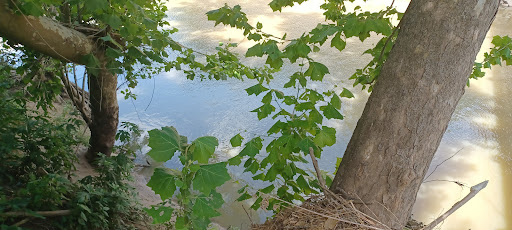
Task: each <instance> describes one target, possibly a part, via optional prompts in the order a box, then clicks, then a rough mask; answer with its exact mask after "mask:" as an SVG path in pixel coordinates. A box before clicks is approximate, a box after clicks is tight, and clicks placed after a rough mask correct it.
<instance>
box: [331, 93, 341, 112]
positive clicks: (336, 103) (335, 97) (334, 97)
mask: <svg viewBox="0 0 512 230" xmlns="http://www.w3.org/2000/svg"><path fill="white" fill-rule="evenodd" d="M331 104H332V106H334V108H336V109H341V99H340V98H339V97H338V95H336V94H334V95H332V98H331Z"/></svg>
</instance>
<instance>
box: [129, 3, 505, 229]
mask: <svg viewBox="0 0 512 230" xmlns="http://www.w3.org/2000/svg"><path fill="white" fill-rule="evenodd" d="M226 1H227V0H222V1H221V0H172V1H170V2H169V4H168V6H169V12H168V14H169V17H170V21H171V24H172V26H175V27H177V28H179V29H180V31H179V32H178V33H177V34H176V35H174V38H175V39H176V40H178V41H180V42H182V43H183V44H185V45H187V46H190V47H193V48H194V49H198V50H200V51H203V52H214V47H215V46H216V45H217V44H218V43H219V42H236V43H239V44H240V45H239V49H238V51H239V52H240V53H243V52H244V50H247V48H249V47H250V46H251V45H252V43H251V42H249V41H247V40H246V39H244V38H243V36H242V33H241V32H240V31H238V30H235V29H230V28H225V27H213V26H214V23H212V22H208V21H207V18H206V15H205V13H206V12H207V11H209V10H212V9H216V8H219V7H222V6H223V5H224V2H226ZM227 2H228V4H229V5H231V6H233V5H235V4H239V5H241V6H242V9H243V10H244V11H245V12H246V13H247V16H248V18H249V20H250V22H251V23H252V24H256V22H257V21H259V22H262V23H263V25H264V27H263V30H264V31H265V32H267V33H271V34H274V35H277V36H282V35H283V34H284V33H287V37H288V38H293V37H297V36H300V35H301V34H302V33H303V32H304V31H309V30H311V29H312V28H314V27H315V26H316V25H317V24H318V23H322V22H323V17H322V11H320V9H319V5H320V4H322V2H323V1H321V0H311V1H308V2H306V3H304V4H302V5H299V6H295V7H292V8H286V9H284V10H283V12H282V13H273V12H272V10H271V9H270V8H269V7H268V6H267V4H268V2H269V1H263V2H261V1H254V0H252V1H251V0H229V1H227ZM390 3H391V1H376V0H370V1H368V2H367V3H365V4H364V5H365V8H367V9H370V10H375V9H380V8H383V7H385V6H386V5H389V4H390ZM395 4H397V5H398V7H399V10H401V11H404V10H405V8H406V7H407V1H396V2H395ZM494 35H512V7H510V8H501V9H500V12H499V14H498V15H497V17H496V20H495V22H494V24H493V25H492V27H491V30H490V32H489V34H488V39H487V40H486V41H485V42H484V45H483V46H482V50H484V51H485V50H488V49H489V47H490V40H491V39H492V36H494ZM376 41H377V38H370V39H368V40H367V41H365V42H364V43H361V42H359V40H356V39H349V40H348V44H347V49H346V50H345V51H344V52H342V53H340V52H337V51H336V50H335V49H331V48H329V47H328V45H326V46H325V47H322V51H321V52H319V53H315V56H313V58H314V59H316V60H318V61H321V62H322V63H324V64H326V65H327V66H328V67H329V70H330V72H331V75H329V76H328V77H326V81H325V82H324V83H315V84H316V85H314V87H315V88H317V89H325V90H327V89H332V85H338V86H342V87H347V88H350V87H351V85H352V82H351V80H348V77H349V76H350V75H351V74H352V73H353V71H354V70H355V69H356V68H360V67H362V66H363V65H364V64H365V63H366V62H367V61H368V60H369V58H368V57H367V56H362V55H361V53H362V52H363V51H364V50H365V49H367V48H369V47H371V45H372V44H374V43H375V42H376ZM480 58H481V57H480ZM246 61H247V63H251V64H254V65H257V64H261V60H257V59H247V60H246ZM296 70H297V66H296V65H287V66H285V67H284V68H283V71H282V73H281V74H280V75H279V76H278V77H277V79H275V81H274V83H272V84H273V85H275V86H280V85H282V84H283V82H284V81H285V80H286V79H285V78H284V77H286V76H288V75H286V74H290V73H293V72H295V71H296ZM511 75H512V67H511V66H509V67H499V66H498V67H493V69H492V71H488V73H487V75H486V77H485V78H483V79H481V80H478V81H471V87H469V88H467V90H466V94H465V95H464V96H463V98H462V99H461V101H460V103H459V105H458V107H457V110H456V111H455V113H454V115H453V117H452V120H451V122H450V125H449V127H448V130H447V131H446V133H445V135H444V137H443V141H442V143H441V145H440V147H439V149H438V152H437V154H436V156H435V158H434V160H433V162H432V166H431V169H430V170H429V172H428V174H430V173H431V172H432V171H433V170H434V168H436V166H437V169H436V170H435V172H433V173H432V175H431V176H430V177H429V178H427V179H426V181H428V182H426V183H424V184H423V185H422V187H421V189H420V191H419V194H418V197H417V201H416V205H415V207H414V211H413V214H414V217H415V218H416V219H418V220H420V221H423V222H430V221H432V220H433V219H435V218H436V217H438V216H439V215H441V214H442V213H443V212H445V211H446V210H448V209H449V208H450V207H451V206H452V205H453V204H454V203H455V202H457V201H458V200H459V199H461V198H463V197H464V196H465V195H466V194H467V193H468V192H469V187H471V186H472V185H475V184H477V183H479V182H481V181H483V180H489V185H488V186H487V188H485V189H484V190H483V191H482V192H481V193H479V194H478V195H477V196H476V197H475V198H473V199H472V200H471V201H469V202H468V203H467V204H466V205H465V206H463V207H462V208H461V209H459V210H458V211H457V212H456V213H455V214H453V215H452V216H450V217H449V218H448V219H447V220H446V221H445V222H444V223H443V224H442V225H440V229H446V230H451V229H473V230H475V229H486V230H487V229H490V230H498V229H500V230H505V229H512V153H511V151H512V102H511V101H510V98H512V97H511V95H512V81H511V78H510V77H511ZM253 84H254V82H250V81H238V80H227V81H220V82H218V81H199V80H194V81H190V80H186V79H185V77H184V76H183V75H182V74H181V73H179V72H176V71H171V72H168V73H164V74H161V75H160V76H158V77H156V78H155V79H154V80H144V81H141V82H140V85H139V86H138V87H137V88H136V89H135V90H134V93H136V94H138V99H137V100H136V101H131V100H121V101H120V110H121V111H120V120H121V121H131V122H135V123H138V124H140V125H141V126H142V127H143V128H145V129H147V130H149V129H152V128H159V127H161V126H175V127H176V128H177V129H178V131H179V132H180V134H182V135H185V136H188V137H189V139H195V138H197V137H199V136H204V135H212V136H215V137H217V138H218V139H219V142H220V148H219V149H220V151H219V158H221V159H225V158H227V157H229V156H232V155H235V154H237V153H238V152H239V151H240V149H238V148H235V149H232V148H230V147H229V146H230V145H229V139H230V138H231V137H232V136H234V135H236V134H237V133H239V132H242V135H245V136H246V137H251V135H252V136H254V135H264V134H265V131H266V130H267V129H268V128H269V127H270V125H272V124H273V122H272V121H271V120H268V119H264V120H262V121H258V119H257V117H256V115H255V114H253V113H250V112H249V111H251V110H253V109H254V108H257V107H259V106H260V105H259V104H260V102H259V101H260V99H261V98H257V97H254V96H247V95H246V93H245V91H244V90H243V89H245V88H248V87H250V86H252V85H253ZM340 89H341V87H340ZM352 91H353V92H354V94H355V96H356V98H355V99H350V100H345V101H343V108H342V110H343V111H342V112H343V114H344V116H345V120H343V121H329V122H326V124H327V125H330V126H331V127H335V128H336V130H337V143H336V144H335V145H334V146H332V147H330V148H326V149H325V151H324V153H323V155H322V159H320V161H319V163H320V167H321V168H322V169H323V170H326V171H329V172H334V164H333V162H336V157H340V156H341V155H342V154H343V152H344V151H345V148H346V144H347V143H348V141H349V139H350V136H351V134H352V131H353V130H354V128H355V125H356V122H357V119H358V118H359V117H360V115H361V113H362V110H363V108H364V104H365V103H366V100H367V98H368V93H366V92H364V91H361V90H360V89H359V88H357V89H354V90H352ZM120 98H121V97H120ZM148 105H149V106H148ZM244 130H247V132H244ZM452 156H453V157H452ZM450 157H451V158H450ZM448 158H450V159H449V160H446V159H448ZM445 160H446V161H445ZM442 162H443V163H442ZM441 163H442V164H441ZM165 166H166V167H179V163H178V160H177V159H172V160H171V161H169V162H167V163H166V164H165ZM231 173H232V174H233V176H234V177H237V178H238V179H239V180H238V181H234V182H232V183H228V184H226V185H224V186H223V187H221V188H220V191H219V192H221V193H222V194H223V195H224V198H225V200H227V202H228V203H227V204H226V205H225V206H224V207H223V208H222V213H223V215H222V216H221V217H219V218H217V219H216V222H218V223H219V224H221V225H222V226H224V227H228V226H234V227H238V228H241V229H247V228H248V227H249V226H250V224H251V221H253V222H262V221H264V220H265V218H266V217H267V216H268V213H264V212H262V211H259V212H253V211H249V210H248V207H249V206H250V205H251V203H250V201H249V202H246V203H238V202H233V201H234V200H235V199H236V198H237V194H236V190H237V189H238V188H240V187H241V186H243V185H244V183H250V184H251V185H252V186H254V187H261V186H265V185H266V184H264V183H260V182H254V181H251V180H250V177H251V175H250V174H247V173H242V171H241V170H239V169H238V170H237V169H233V170H231ZM454 181H455V182H458V183H461V184H462V186H461V185H458V184H457V183H454ZM244 209H246V210H247V212H248V214H246V211H245V210H244ZM249 216H250V217H249Z"/></svg>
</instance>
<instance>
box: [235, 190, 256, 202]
mask: <svg viewBox="0 0 512 230" xmlns="http://www.w3.org/2000/svg"><path fill="white" fill-rule="evenodd" d="M251 197H252V196H251V195H249V194H247V193H246V192H244V194H242V195H241V196H240V197H238V198H237V199H236V201H244V200H247V199H250V198H251Z"/></svg>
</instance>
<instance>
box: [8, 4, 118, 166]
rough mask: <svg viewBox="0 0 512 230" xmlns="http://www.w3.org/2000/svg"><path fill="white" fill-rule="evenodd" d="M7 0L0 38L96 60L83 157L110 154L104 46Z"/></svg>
mask: <svg viewBox="0 0 512 230" xmlns="http://www.w3.org/2000/svg"><path fill="white" fill-rule="evenodd" d="M9 2H10V1H8V0H0V18H1V19H0V37H5V38H8V39H10V40H12V41H15V42H18V43H20V44H22V45H24V46H26V47H29V48H31V49H33V50H35V51H38V52H41V53H43V54H45V55H48V56H51V57H53V58H56V59H59V60H62V61H63V62H66V63H68V62H73V63H78V64H80V62H81V59H82V57H83V56H85V55H88V54H94V55H95V56H96V57H97V58H98V60H99V61H100V66H101V69H100V71H99V74H97V75H92V74H90V76H89V77H90V79H89V81H90V85H89V91H90V95H91V96H90V102H91V115H92V117H91V118H92V122H91V123H90V125H89V129H90V130H91V137H90V140H89V144H90V147H89V151H88V154H87V158H88V159H89V160H94V159H95V158H96V157H97V153H98V152H101V153H103V154H105V155H107V156H110V154H111V151H112V147H113V145H114V139H115V135H116V132H117V124H118V119H119V118H118V113H119V107H118V104H117V93H116V91H117V88H116V87H117V76H116V75H113V74H111V73H110V72H109V71H108V69H106V68H105V65H106V64H107V62H108V60H107V58H105V56H104V50H105V48H104V47H102V46H101V43H98V42H95V41H93V40H92V39H90V38H88V37H87V36H86V35H84V34H82V33H81V32H79V31H76V30H74V29H71V28H68V27H65V26H63V25H61V24H60V23H59V22H57V21H55V20H53V19H50V18H46V17H33V16H25V15H18V14H15V13H13V12H12V10H11V9H10V8H9V6H8V5H9Z"/></svg>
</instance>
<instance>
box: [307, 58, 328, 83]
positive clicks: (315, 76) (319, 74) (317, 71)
mask: <svg viewBox="0 0 512 230" xmlns="http://www.w3.org/2000/svg"><path fill="white" fill-rule="evenodd" d="M328 73H329V69H328V68H327V66H325V65H324V64H322V63H319V62H309V68H308V70H306V72H305V73H304V75H306V76H310V77H311V80H313V81H321V80H322V79H323V78H324V76H325V75H326V74H328Z"/></svg>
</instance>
